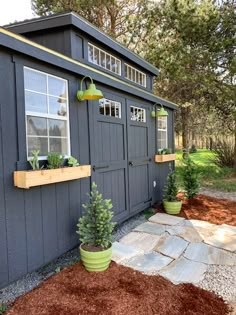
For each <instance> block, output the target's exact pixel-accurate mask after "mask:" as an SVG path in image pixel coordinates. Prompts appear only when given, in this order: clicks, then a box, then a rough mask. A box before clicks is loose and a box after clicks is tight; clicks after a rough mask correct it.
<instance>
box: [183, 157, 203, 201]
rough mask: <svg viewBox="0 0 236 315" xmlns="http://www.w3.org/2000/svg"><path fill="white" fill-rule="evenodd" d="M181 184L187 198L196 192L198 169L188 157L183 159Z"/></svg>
mask: <svg viewBox="0 0 236 315" xmlns="http://www.w3.org/2000/svg"><path fill="white" fill-rule="evenodd" d="M183 184H184V189H185V192H186V196H187V199H191V198H194V197H195V196H196V195H197V194H198V192H199V183H198V170H197V166H196V165H195V163H194V162H193V161H192V160H191V159H190V158H189V157H188V158H186V159H184V168H183Z"/></svg>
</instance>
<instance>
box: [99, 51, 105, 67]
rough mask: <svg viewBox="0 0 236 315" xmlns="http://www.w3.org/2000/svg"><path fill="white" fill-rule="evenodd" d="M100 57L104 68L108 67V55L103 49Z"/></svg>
mask: <svg viewBox="0 0 236 315" xmlns="http://www.w3.org/2000/svg"><path fill="white" fill-rule="evenodd" d="M100 57H101V66H102V67H103V68H106V55H105V53H104V52H103V51H101V52H100Z"/></svg>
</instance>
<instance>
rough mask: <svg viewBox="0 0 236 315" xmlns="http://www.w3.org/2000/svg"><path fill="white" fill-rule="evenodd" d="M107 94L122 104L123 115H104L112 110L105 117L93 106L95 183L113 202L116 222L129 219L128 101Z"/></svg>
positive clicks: (92, 148) (97, 103) (96, 106)
mask: <svg viewBox="0 0 236 315" xmlns="http://www.w3.org/2000/svg"><path fill="white" fill-rule="evenodd" d="M102 90H103V91H104V88H102ZM104 92H105V91H104ZM104 94H105V98H106V99H109V100H112V101H115V102H119V103H120V106H121V113H120V115H119V117H111V116H109V115H103V114H102V113H105V112H108V113H109V110H108V108H106V110H105V109H104V111H102V113H101V112H100V108H99V102H98V101H97V102H96V103H95V102H93V103H89V111H90V117H91V118H90V119H91V120H90V126H91V137H90V138H91V140H90V147H91V164H92V181H95V182H96V183H97V185H98V190H99V191H100V192H101V193H102V194H103V197H104V198H107V199H111V200H112V204H113V211H114V220H116V221H120V220H122V219H123V218H125V217H128V215H129V207H128V187H127V178H128V176H127V139H126V137H127V131H126V109H125V99H124V98H122V97H119V96H117V95H115V94H111V93H109V92H106V93H104Z"/></svg>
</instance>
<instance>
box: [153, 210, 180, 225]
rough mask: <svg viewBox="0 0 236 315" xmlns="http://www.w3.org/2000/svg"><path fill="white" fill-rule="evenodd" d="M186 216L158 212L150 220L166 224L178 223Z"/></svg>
mask: <svg viewBox="0 0 236 315" xmlns="http://www.w3.org/2000/svg"><path fill="white" fill-rule="evenodd" d="M184 220H185V219H184V218H181V217H175V216H173V215H170V214H165V213H156V214H155V215H153V216H152V217H150V218H149V221H150V222H153V223H159V224H166V225H176V224H179V223H181V222H182V221H184Z"/></svg>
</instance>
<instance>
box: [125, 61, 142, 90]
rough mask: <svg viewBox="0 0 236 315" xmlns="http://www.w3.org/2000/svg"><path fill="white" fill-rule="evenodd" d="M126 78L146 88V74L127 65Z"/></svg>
mask: <svg viewBox="0 0 236 315" xmlns="http://www.w3.org/2000/svg"><path fill="white" fill-rule="evenodd" d="M125 77H126V79H128V80H130V81H133V82H135V83H137V84H139V85H142V86H144V87H146V74H145V73H143V72H141V71H139V70H137V69H136V68H134V67H132V66H130V65H128V64H126V63H125Z"/></svg>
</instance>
